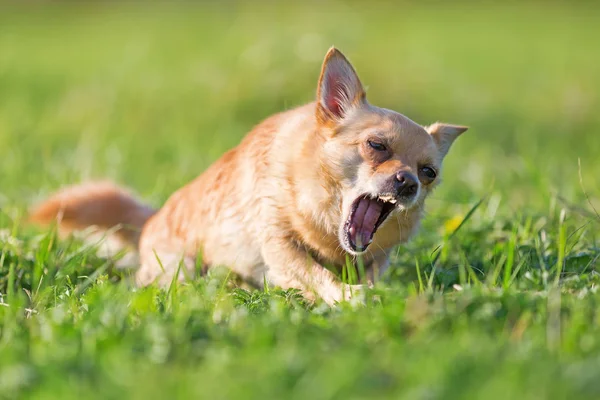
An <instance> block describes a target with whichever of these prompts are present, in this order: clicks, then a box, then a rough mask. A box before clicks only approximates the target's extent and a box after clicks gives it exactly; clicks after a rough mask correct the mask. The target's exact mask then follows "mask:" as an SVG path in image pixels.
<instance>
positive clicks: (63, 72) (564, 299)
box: [0, 2, 600, 399]
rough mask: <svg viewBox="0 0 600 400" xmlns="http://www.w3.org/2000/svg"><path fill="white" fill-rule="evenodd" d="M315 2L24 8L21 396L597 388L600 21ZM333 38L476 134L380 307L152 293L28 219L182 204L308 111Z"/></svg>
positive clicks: (11, 220)
mask: <svg viewBox="0 0 600 400" xmlns="http://www.w3.org/2000/svg"><path fill="white" fill-rule="evenodd" d="M318 4H319V5H317V3H312V2H309V3H306V4H305V5H299V4H297V5H287V6H285V7H284V6H275V5H273V4H267V3H253V5H252V6H250V5H243V4H235V3H227V4H226V5H221V6H216V5H214V6H209V5H204V6H202V7H200V6H192V5H185V6H184V5H183V4H173V5H170V6H167V5H160V4H154V5H153V6H152V7H146V8H142V7H140V6H134V5H128V6H118V5H116V4H111V5H108V4H101V3H97V4H88V5H85V6H83V5H73V4H71V5H68V6H67V5H57V4H52V5H45V6H38V7H37V8H33V7H28V8H25V7H16V6H15V7H12V8H10V7H8V6H5V7H4V8H3V11H2V12H1V13H0V49H2V50H1V51H0V149H2V150H1V152H0V170H2V175H1V178H0V206H1V211H0V397H2V398H4V397H6V398H36V399H44V398H62V399H69V398H81V397H86V398H102V399H106V398H168V397H173V396H174V397H176V398H180V397H181V398H183V397H186V398H189V397H192V398H193V397H196V398H203V397H204V398H211V399H220V398H223V399H236V398H291V399H296V398H298V399H300V398H302V399H304V398H314V399H335V398H352V399H362V398H408V399H433V398H440V399H453V398H469V399H471V398H486V399H504V398H519V399H540V398H556V399H563V398H578V399H585V398H589V399H596V398H598V396H599V395H600V372H599V371H600V339H599V338H600V327H599V321H600V311H598V310H600V307H599V305H600V304H599V303H600V294H598V293H597V288H598V283H599V281H600V278H599V274H598V269H599V265H598V258H599V257H600V251H599V245H598V236H599V235H600V216H599V215H598V213H597V212H596V210H600V202H599V201H598V199H599V195H598V193H599V189H600V188H599V181H598V179H597V177H598V176H599V174H600V167H599V164H598V162H597V154H598V150H597V148H598V138H597V135H598V132H599V131H600V116H599V114H598V113H597V112H596V110H598V108H599V106H600V95H599V93H600V90H599V89H600V76H598V72H597V70H598V68H597V66H598V64H600V53H598V51H597V49H596V48H597V43H598V39H600V28H599V27H598V24H597V20H598V17H599V16H600V15H599V11H598V10H597V8H595V7H594V6H593V5H592V4H591V3H590V4H586V3H581V4H575V3H573V4H571V5H568V4H566V3H564V4H563V3H548V4H544V5H543V6H542V4H541V3H537V4H536V3H533V4H520V5H517V4H504V5H487V6H485V7H484V6H482V5H478V6H475V5H470V4H469V3H468V4H465V5H456V4H454V5H452V6H450V5H439V6H436V7H435V8H430V7H427V6H425V5H420V6H419V5H416V4H409V3H407V4H404V5H378V6H375V5H374V3H358V2H355V3H343V4H342V3H335V2H327V3H323V4H321V3H318ZM542 7H543V8H542ZM331 44H335V45H336V46H338V47H339V48H341V49H342V50H343V51H344V52H345V53H346V54H347V55H348V56H349V58H350V59H351V60H352V61H353V62H354V64H355V66H356V68H357V70H358V72H359V74H360V76H361V78H362V80H363V82H364V83H365V84H366V85H367V86H368V90H369V91H368V95H369V98H370V100H371V101H372V102H373V103H375V104H378V105H381V106H385V107H389V108H393V109H396V110H399V111H401V112H403V113H405V114H407V115H408V116H410V117H411V118H412V119H414V120H416V121H418V122H420V123H423V124H426V123H430V122H433V121H436V120H444V121H448V122H453V123H458V124H467V125H470V126H471V130H470V131H469V132H468V133H466V134H465V135H464V137H461V138H460V140H459V141H458V142H457V143H456V144H455V147H454V148H453V149H452V150H451V152H450V154H449V156H448V159H447V162H446V165H445V172H444V174H443V175H444V183H443V184H442V186H441V187H440V189H439V190H438V191H436V193H435V195H434V197H433V198H432V199H430V201H429V204H428V205H429V209H428V211H429V212H428V215H427V218H426V220H425V222H424V225H423V228H422V230H421V232H420V233H419V234H418V235H417V236H416V237H415V238H414V240H413V241H411V243H409V244H408V245H406V246H402V247H400V248H399V249H398V252H397V254H396V255H395V257H394V259H393V265H394V269H393V272H392V273H391V274H390V276H389V277H388V279H387V281H386V282H385V283H384V284H382V285H381V286H380V287H377V288H376V289H375V292H376V293H377V294H378V296H379V298H380V300H379V301H373V302H370V303H369V304H367V305H366V306H364V307H358V308H353V307H351V306H350V305H342V306H340V307H338V308H336V309H330V308H328V307H327V306H325V305H323V304H316V305H314V306H310V305H308V304H305V303H304V302H303V300H302V298H301V297H300V296H299V295H298V294H297V293H294V292H293V291H281V290H277V289H268V290H267V289H265V290H263V291H252V292H249V291H246V290H243V289H242V288H239V287H237V285H236V283H235V281H234V280H233V279H232V277H231V276H229V275H228V274H227V273H225V272H221V271H214V272H213V273H212V274H211V276H209V277H208V278H206V279H198V280H196V281H194V282H190V283H189V284H186V285H175V286H172V287H171V288H169V290H165V291H163V290H159V289H157V288H154V287H149V288H144V289H136V288H133V287H132V285H131V282H130V280H129V279H128V278H127V276H126V274H124V273H123V272H121V271H118V270H116V269H115V268H113V267H114V260H106V259H103V258H101V257H99V256H97V255H96V254H95V251H94V248H93V246H92V247H90V246H86V245H83V244H82V243H80V242H77V241H76V240H58V239H57V238H56V235H55V233H54V232H52V231H51V230H50V231H43V230H36V229H35V228H32V227H28V226H26V225H25V224H24V223H23V218H24V215H25V211H26V209H27V207H28V206H29V205H31V204H33V203H35V202H36V201H38V200H39V199H41V198H42V197H43V196H46V195H48V194H49V193H50V192H52V191H53V190H56V189H57V188H58V187H59V186H60V185H62V184H65V183H73V182H78V181H82V180H86V179H90V178H95V177H108V178H111V179H114V180H116V181H118V182H121V183H123V184H126V185H128V186H130V187H132V188H134V189H135V190H137V191H138V192H139V193H140V194H141V195H142V196H143V197H144V198H146V199H148V201H149V202H150V203H152V204H154V205H157V206H158V205H160V204H161V203H162V202H163V201H164V200H165V199H166V198H167V197H168V196H169V194H170V193H171V192H172V191H173V190H175V189H176V188H178V187H180V186H181V185H183V184H185V183H186V182H187V181H189V180H190V179H192V178H193V177H194V176H196V175H197V174H199V173H200V172H201V171H202V170H203V169H205V168H206V167H207V166H208V165H209V164H210V163H211V162H213V161H214V160H215V159H217V158H218V157H219V156H220V154H222V153H223V152H224V151H225V150H226V149H227V148H229V147H231V146H234V145H235V144H236V143H237V142H238V141H239V140H240V138H241V137H243V135H244V134H245V133H246V132H247V131H248V130H249V128H250V127H251V126H252V125H253V124H255V123H257V122H258V121H259V120H261V119H262V118H264V117H266V116H267V115H269V114H271V113H273V112H276V111H279V110H282V109H286V108H290V107H292V106H294V105H297V104H301V103H304V102H307V101H310V100H312V98H313V96H314V92H315V85H316V79H317V74H318V71H319V67H320V62H321V58H322V56H323V55H324V53H325V51H326V50H327V48H328V47H329V46H330V45H331ZM346 274H347V276H350V275H351V273H350V272H347V273H346Z"/></svg>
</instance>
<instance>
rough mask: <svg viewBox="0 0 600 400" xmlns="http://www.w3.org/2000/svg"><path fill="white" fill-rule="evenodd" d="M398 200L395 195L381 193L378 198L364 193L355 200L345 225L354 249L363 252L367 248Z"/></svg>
mask: <svg viewBox="0 0 600 400" xmlns="http://www.w3.org/2000/svg"><path fill="white" fill-rule="evenodd" d="M396 202H397V201H396V197H395V196H393V195H380V196H378V197H377V198H372V197H370V196H368V195H363V196H360V197H359V198H357V199H356V200H354V202H353V203H352V207H351V208H350V215H349V216H348V220H347V221H346V224H345V225H344V230H345V233H346V238H347V240H348V244H349V245H350V247H351V248H352V250H354V251H357V252H363V251H365V250H366V249H367V247H368V246H369V245H370V244H371V242H372V241H373V236H375V232H377V228H379V226H380V225H381V224H382V223H383V221H385V219H386V218H387V217H388V215H390V213H391V212H392V211H393V210H394V208H395V207H396Z"/></svg>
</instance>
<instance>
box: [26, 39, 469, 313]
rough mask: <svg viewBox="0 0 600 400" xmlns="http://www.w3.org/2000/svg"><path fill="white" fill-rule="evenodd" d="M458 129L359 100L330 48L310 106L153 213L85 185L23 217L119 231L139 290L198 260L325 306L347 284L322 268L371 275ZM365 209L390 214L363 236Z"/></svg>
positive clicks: (346, 291) (104, 187)
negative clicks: (357, 268) (134, 261)
mask: <svg viewBox="0 0 600 400" xmlns="http://www.w3.org/2000/svg"><path fill="white" fill-rule="evenodd" d="M466 129H467V128H466V127H462V126H453V125H447V124H441V123H435V124H433V125H430V126H428V127H422V126H420V125H418V124H416V123H415V122H413V121H411V120H410V119H408V118H406V117H405V116H403V115H401V114H399V113H397V112H394V111H390V110H386V109H382V108H378V107H375V106H372V105H370V104H369V103H368V102H367V101H366V97H365V92H364V89H363V86H362V84H361V82H360V80H359V78H358V76H357V75H356V73H355V71H354V68H353V67H352V66H351V64H350V63H349V62H348V60H347V59H346V58H345V57H344V56H343V55H342V53H340V52H339V51H338V50H336V49H335V48H331V49H330V50H329V52H328V53H327V55H326V57H325V60H324V63H323V67H322V71H321V76H320V78H319V83H318V89H317V101H316V102H314V103H311V104H307V105H305V106H302V107H299V108H296V109H293V110H289V111H285V112H282V113H280V114H276V115H274V116H271V117H270V118H267V119H266V120H265V121H263V122H262V123H260V124H259V125H258V126H256V127H255V128H254V129H253V130H252V131H251V132H250V133H249V134H248V135H247V136H246V138H245V139H244V140H243V141H242V142H241V144H240V145H239V146H237V147H236V148H234V149H232V150H230V151H228V152H227V153H225V154H224V155H223V157H221V159H220V160H218V161H217V162H216V163H214V164H213V165H212V166H211V167H210V168H209V169H208V170H207V171H206V172H204V173H203V174H202V175H200V176H199V177H198V178H197V179H196V180H194V181H192V182H191V183H190V184H188V185H187V186H185V187H183V188H182V189H180V190H179V191H177V192H176V193H175V194H173V195H172V196H171V198H170V199H169V200H168V201H167V202H166V204H165V205H164V207H162V208H161V209H160V210H158V211H155V210H152V209H150V208H148V207H146V206H144V205H142V204H140V203H138V202H137V201H136V200H135V199H134V198H133V197H131V195H129V194H128V193H127V192H125V191H124V190H123V189H120V188H118V187H116V186H114V185H112V184H110V183H89V184H85V185H82V186H76V187H71V188H67V189H65V190H63V191H61V192H59V193H58V194H57V195H55V196H54V197H52V198H50V199H49V200H47V201H46V202H44V203H43V204H41V205H40V206H38V207H37V208H35V209H34V210H33V211H32V213H31V216H30V218H31V220H32V221H33V222H36V223H42V224H44V223H51V222H52V221H55V220H57V219H58V222H59V228H60V229H61V231H63V232H72V231H74V230H81V229H84V228H86V227H89V226H92V225H94V226H97V227H99V228H101V229H109V228H111V227H115V226H120V227H121V229H120V230H117V231H116V235H117V237H118V238H120V239H121V240H122V241H123V242H125V243H128V244H130V245H132V246H133V247H136V248H138V249H139V252H140V262H141V266H140V268H139V270H138V271H137V275H136V280H137V283H138V284H140V285H147V284H150V283H152V282H158V283H160V284H163V285H164V284H169V283H170V282H171V280H172V279H173V278H174V276H175V274H177V273H178V271H179V276H177V278H178V279H184V278H185V277H186V276H191V275H192V274H193V273H194V271H196V269H197V261H198V260H199V255H200V254H201V262H202V263H203V264H202V265H203V266H205V267H211V266H217V265H222V266H228V267H230V268H231V269H233V271H235V272H236V273H237V274H239V275H241V276H242V277H243V278H245V279H246V280H247V281H249V282H253V283H256V284H258V285H261V284H262V283H263V282H264V280H265V278H266V281H267V282H268V283H269V284H271V285H274V286H280V287H282V288H297V289H300V290H301V291H302V292H303V293H304V294H305V295H306V296H307V297H309V298H314V297H315V296H314V295H315V294H316V295H317V296H319V297H321V298H322V299H323V300H325V301H326V302H327V303H330V304H332V303H335V302H336V301H340V300H343V299H347V298H348V297H349V296H350V292H351V291H352V290H351V289H352V288H351V287H350V286H348V285H346V284H343V283H342V282H340V280H339V279H338V278H337V277H336V275H335V274H334V273H333V272H331V271H330V270H329V269H327V268H325V267H324V265H327V266H330V267H334V268H338V269H339V268H341V267H342V266H343V265H344V264H345V263H346V260H347V257H348V256H350V257H351V258H352V259H355V258H356V256H361V257H362V259H363V261H364V265H366V267H367V269H368V271H369V276H370V277H371V278H373V277H374V276H376V275H377V273H381V272H383V271H384V270H385V269H386V267H387V264H388V261H387V260H388V256H389V254H390V251H391V249H392V248H393V247H394V246H395V245H397V244H398V243H402V242H405V241H406V240H408V239H409V237H410V236H411V235H412V234H413V233H414V232H415V230H416V229H417V227H418V225H419V221H420V219H421V217H422V215H423V206H424V201H425V198H426V197H427V195H428V194H429V193H430V192H431V190H432V189H433V187H434V186H435V185H436V184H437V183H438V181H439V179H436V177H435V176H433V175H431V170H433V172H434V173H435V172H438V173H439V169H440V167H441V163H442V159H443V158H444V156H445V155H446V153H447V151H448V149H449V147H450V145H451V144H452V142H453V141H454V140H455V139H456V138H457V137H458V136H459V135H460V134H461V133H462V132H464V131H465V130H466ZM425 167H429V168H430V170H426V169H424V168H425ZM428 174H429V175H428ZM432 176H433V178H432ZM404 178H407V179H408V182H412V181H411V179H414V185H413V186H412V189H411V191H410V193H408V194H403V193H402V190H400V189H401V188H400V189H399V185H400V184H399V183H398V182H399V181H402V182H405V179H404ZM360 199H363V200H360ZM377 199H379V200H377ZM373 204H374V207H375V209H379V208H378V207H385V209H386V210H388V211H390V210H391V214H390V215H389V216H388V217H387V218H386V219H385V220H384V221H383V222H382V223H381V224H380V226H379V229H376V228H375V229H376V230H375V234H374V236H373V235H372V233H373V229H371V228H372V227H373V222H371V225H369V224H368V223H367V222H366V221H367V218H371V219H372V218H374V217H373V216H372V215H371V214H373V213H374V211H372V212H371V214H368V211H366V210H368V209H369V207H373ZM361 207H362V208H361ZM358 208H361V211H357V209H358ZM357 215H358V216H357ZM384 217H385V216H384ZM380 222H381V221H380ZM140 232H141V234H140ZM371 236H373V237H372V242H371V243H370V244H369V242H370V241H371ZM362 242H366V243H362ZM364 244H366V247H365V246H364Z"/></svg>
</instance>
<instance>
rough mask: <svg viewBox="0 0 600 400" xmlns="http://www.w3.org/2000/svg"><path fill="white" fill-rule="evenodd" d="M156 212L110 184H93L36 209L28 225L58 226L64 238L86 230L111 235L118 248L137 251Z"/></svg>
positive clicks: (60, 194) (62, 192)
mask: <svg viewBox="0 0 600 400" xmlns="http://www.w3.org/2000/svg"><path fill="white" fill-rule="evenodd" d="M155 212H156V210H154V209H152V208H151V207H149V206H146V205H144V204H142V203H140V202H139V201H138V200H137V199H136V198H135V197H134V196H133V195H132V194H130V193H129V192H128V191H127V190H125V189H123V188H120V187H118V186H117V185H115V184H113V183H111V182H90V183H85V184H81V185H76V186H69V187H66V188H64V189H62V190H60V191H59V192H58V193H56V194H54V195H53V196H51V197H50V198H49V199H47V200H46V201H44V202H43V203H41V204H40V205H38V206H37V207H35V208H34V209H33V210H32V211H31V212H30V214H29V221H30V222H32V223H34V224H39V225H49V224H52V223H56V224H57V227H58V230H59V233H60V234H61V235H65V234H70V233H74V232H77V231H84V230H94V232H96V233H102V234H105V235H106V234H107V233H108V235H107V236H108V238H109V239H116V240H117V242H118V246H119V247H130V248H131V247H133V248H135V249H137V247H138V242H139V239H140V234H141V231H142V227H143V226H144V224H145V223H146V221H148V219H149V218H150V217H151V216H152V215H154V213H155ZM113 242H114V240H113Z"/></svg>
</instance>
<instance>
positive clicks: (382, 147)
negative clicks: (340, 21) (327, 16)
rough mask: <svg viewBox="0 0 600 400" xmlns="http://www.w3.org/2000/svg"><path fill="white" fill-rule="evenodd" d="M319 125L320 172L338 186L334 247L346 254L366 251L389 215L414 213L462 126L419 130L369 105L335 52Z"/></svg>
mask: <svg viewBox="0 0 600 400" xmlns="http://www.w3.org/2000/svg"><path fill="white" fill-rule="evenodd" d="M316 117H317V122H318V124H319V127H320V131H321V132H324V134H323V137H324V144H323V152H324V153H323V154H324V163H325V169H327V171H328V173H329V174H331V175H334V176H335V178H336V181H338V182H339V187H340V192H341V203H342V204H341V208H342V220H341V222H340V227H339V239H340V243H341V244H342V246H343V247H344V249H345V250H346V251H347V252H349V253H351V254H360V253H362V252H364V251H366V250H367V248H368V246H369V245H370V244H371V242H372V241H373V239H374V237H375V234H376V232H377V230H378V228H379V227H380V226H381V225H382V224H383V223H385V221H386V220H387V219H388V218H389V217H390V216H391V215H392V214H394V213H398V212H405V213H411V212H419V213H420V209H421V208H422V205H423V202H424V200H425V198H426V197H427V195H428V194H429V193H430V192H431V190H432V189H433V188H434V187H435V186H436V185H437V184H438V183H439V174H440V168H441V164H442V159H443V158H444V156H445V155H446V153H447V152H448V149H449V148H450V146H451V145H452V142H454V140H455V139H456V138H457V137H458V136H459V135H460V134H461V133H463V132H464V131H466V130H467V128H466V127H464V126H455V125H448V124H442V123H435V124H433V125H430V126H427V127H422V126H420V125H418V124H417V123H415V122H413V121H411V120H410V119H408V118H406V117H405V116H404V115H402V114H399V113H397V112H394V111H391V110H386V109H382V108H378V107H374V106H372V105H370V104H369V103H368V102H367V100H366V96H365V91H364V89H363V86H362V84H361V82H360V80H359V78H358V76H357V75H356V72H355V71H354V68H353V67H352V65H351V64H350V62H349V61H348V60H347V59H346V57H344V55H343V54H342V53H341V52H339V51H338V50H337V49H335V48H331V49H330V50H329V52H328V53H327V55H326V56H325V61H324V62H323V68H322V71H321V76H320V78H319V85H318V89H317V106H316Z"/></svg>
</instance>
